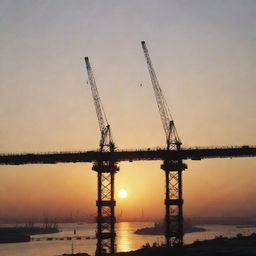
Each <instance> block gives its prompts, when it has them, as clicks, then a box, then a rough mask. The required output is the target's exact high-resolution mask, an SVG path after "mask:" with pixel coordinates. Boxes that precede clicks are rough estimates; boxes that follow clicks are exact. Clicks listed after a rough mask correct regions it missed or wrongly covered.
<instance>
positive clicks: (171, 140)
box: [141, 41, 181, 150]
mask: <svg viewBox="0 0 256 256" xmlns="http://www.w3.org/2000/svg"><path fill="white" fill-rule="evenodd" d="M141 45H142V49H143V52H144V55H145V58H146V62H147V65H148V70H149V74H150V78H151V82H152V85H153V89H154V92H155V98H156V102H157V106H158V109H159V113H160V117H161V120H162V124H163V128H164V132H165V135H166V144H167V149H168V150H169V149H170V146H172V147H173V146H175V147H180V145H181V141H180V138H179V135H178V133H177V130H176V128H175V125H174V121H173V118H172V115H171V113H170V110H169V107H168V105H167V103H166V100H165V98H164V95H163V92H162V90H161V87H160V85H159V82H158V79H157V76H156V73H155V70H154V67H153V64H152V61H151V59H150V56H149V52H148V49H147V46H146V43H145V41H142V42H141Z"/></svg>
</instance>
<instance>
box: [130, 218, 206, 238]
mask: <svg viewBox="0 0 256 256" xmlns="http://www.w3.org/2000/svg"><path fill="white" fill-rule="evenodd" d="M204 231H205V229H204V228H201V227H196V226H194V225H193V224H192V222H191V221H185V222H184V233H192V232H204ZM134 234H136V235H164V234H165V226H164V224H163V223H155V224H154V226H153V227H145V228H141V229H137V230H136V231H135V232H134Z"/></svg>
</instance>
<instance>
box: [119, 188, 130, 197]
mask: <svg viewBox="0 0 256 256" xmlns="http://www.w3.org/2000/svg"><path fill="white" fill-rule="evenodd" d="M127 195H128V193H127V191H126V190H125V189H121V190H119V191H118V196H119V197H120V198H126V197H127Z"/></svg>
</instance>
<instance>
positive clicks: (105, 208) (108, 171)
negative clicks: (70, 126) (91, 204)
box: [85, 57, 119, 256]
mask: <svg viewBox="0 0 256 256" xmlns="http://www.w3.org/2000/svg"><path fill="white" fill-rule="evenodd" d="M85 64H86V68H87V73H88V80H89V83H90V86H91V91H92V97H93V100H94V106H95V109H96V114H97V118H98V122H99V128H100V133H101V138H100V145H99V150H100V152H106V151H107V152H114V150H115V144H114V141H113V138H112V135H111V129H110V125H109V123H108V121H107V117H106V114H105V111H104V108H103V105H102V103H101V100H100V96H99V93H98V89H97V86H96V82H95V78H94V75H93V72H92V67H91V64H90V61H89V58H88V57H85ZM92 170H94V171H96V172H97V179H98V182H97V184H98V200H97V202H96V205H97V209H98V215H97V231H96V237H97V246H96V255H97V256H101V255H105V254H106V253H107V254H108V255H114V254H115V237H116V233H115V222H116V219H115V205H116V202H115V199H114V177H115V173H116V172H117V171H118V170H119V167H118V166H117V163H116V162H115V161H111V160H109V161H102V160H97V161H95V162H94V163H93V167H92Z"/></svg>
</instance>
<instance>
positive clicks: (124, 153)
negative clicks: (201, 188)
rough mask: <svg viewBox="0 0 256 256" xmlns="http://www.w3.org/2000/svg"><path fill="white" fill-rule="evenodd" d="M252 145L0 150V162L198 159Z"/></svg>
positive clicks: (254, 149) (238, 153)
mask: <svg viewBox="0 0 256 256" xmlns="http://www.w3.org/2000/svg"><path fill="white" fill-rule="evenodd" d="M255 156H256V146H248V145H246V146H240V147H238V146H237V147H215V148H200V147H196V148H182V149H180V150H166V149H162V148H158V149H138V150H119V151H114V152H101V151H77V152H72V151H71V152H68V151H67V152H47V153H24V154H0V165H23V164H57V163H79V162H85V163H90V162H95V161H115V162H121V161H130V162H132V161H147V160H166V159H169V160H178V159H183V160H189V159H190V160H201V159H207V158H233V157H255Z"/></svg>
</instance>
